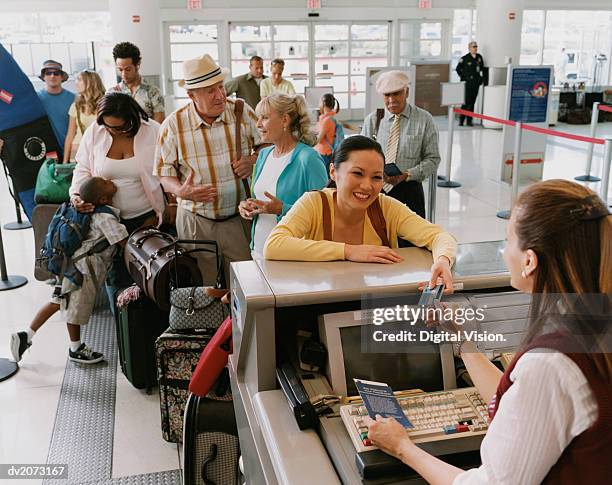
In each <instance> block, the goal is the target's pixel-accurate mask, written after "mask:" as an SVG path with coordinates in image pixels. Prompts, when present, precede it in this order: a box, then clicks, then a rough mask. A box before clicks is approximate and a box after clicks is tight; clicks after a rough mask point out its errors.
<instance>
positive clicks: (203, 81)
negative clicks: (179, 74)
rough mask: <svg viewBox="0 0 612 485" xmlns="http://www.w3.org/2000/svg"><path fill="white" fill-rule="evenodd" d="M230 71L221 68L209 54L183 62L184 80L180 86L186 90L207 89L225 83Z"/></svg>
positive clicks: (180, 82)
mask: <svg viewBox="0 0 612 485" xmlns="http://www.w3.org/2000/svg"><path fill="white" fill-rule="evenodd" d="M228 74H229V70H228V69H225V68H221V67H219V66H218V65H217V63H216V62H215V61H214V60H213V58H212V57H210V56H209V55H208V54H204V55H203V56H201V57H197V58H195V59H188V60H186V61H184V62H183V79H181V80H180V81H179V83H178V84H179V86H181V87H183V88H185V89H197V88H206V87H208V86H212V85H213V84H217V83H218V82H221V81H223V80H224V79H225V78H226V77H227V75H228Z"/></svg>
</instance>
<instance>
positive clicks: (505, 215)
mask: <svg viewBox="0 0 612 485" xmlns="http://www.w3.org/2000/svg"><path fill="white" fill-rule="evenodd" d="M598 110H601V111H608V112H612V106H610V105H603V106H602V105H601V104H600V103H597V102H596V103H594V104H593V116H592V119H591V135H592V136H582V135H574V134H571V133H565V132H563V131H557V130H551V129H548V128H541V127H539V126H534V125H527V124H523V123H522V122H520V121H516V122H515V121H511V120H505V119H502V118H496V117H495V116H488V115H483V114H479V113H474V112H473V111H468V110H465V109H461V108H453V109H452V111H451V110H450V109H449V126H450V123H452V119H453V117H454V115H453V113H457V114H461V115H465V116H470V117H472V118H478V119H481V120H487V121H492V122H494V123H499V124H502V125H506V126H517V125H518V129H517V130H515V135H514V160H513V164H512V190H511V198H510V203H511V206H512V205H513V203H514V200H515V199H516V197H517V195H518V185H519V184H518V180H519V168H520V165H521V163H522V160H521V133H522V131H523V130H527V131H533V132H535V133H541V134H543V135H551V136H556V137H559V138H566V139H568V140H575V141H582V142H585V143H588V144H589V145H588V152H589V157H591V156H592V153H593V146H594V145H604V157H603V158H604V166H603V174H602V178H601V179H599V178H597V177H592V176H591V175H590V160H589V163H588V164H587V175H584V176H580V177H576V180H581V181H587V182H594V181H599V180H601V186H600V195H601V198H602V199H603V200H604V201H607V200H608V184H609V180H610V165H612V138H608V139H607V140H604V139H602V138H595V131H594V128H595V126H596V124H597V122H596V120H597V116H596V115H597V112H598ZM449 137H452V132H451V133H449ZM449 145H452V140H451V141H450V142H449ZM451 153H452V151H449V157H448V158H449V160H448V163H447V175H448V177H447V178H448V179H449V180H450V161H451V160H450V158H451V157H450V154H451ZM438 185H439V186H443V187H444V186H446V187H450V185H440V183H438ZM497 217H500V218H502V219H509V218H510V211H508V210H502V211H499V212H498V213H497Z"/></svg>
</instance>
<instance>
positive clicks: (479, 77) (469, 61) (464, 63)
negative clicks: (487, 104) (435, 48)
mask: <svg viewBox="0 0 612 485" xmlns="http://www.w3.org/2000/svg"><path fill="white" fill-rule="evenodd" d="M468 48H469V50H470V52H468V53H467V54H466V55H464V56H463V57H462V58H461V59H460V60H459V64H457V69H456V71H457V74H459V78H460V79H461V80H462V81H465V104H464V105H463V106H461V108H462V109H466V110H468V111H474V103H476V97H477V96H478V88H479V87H480V85H481V84H483V81H484V67H485V66H484V60H483V58H482V56H481V55H480V54H478V44H477V43H476V42H470V43H469V44H468ZM466 118H467V125H468V126H472V117H471V116H467V117H466V116H465V115H461V116H460V118H459V126H463V122H464V120H465V119H466Z"/></svg>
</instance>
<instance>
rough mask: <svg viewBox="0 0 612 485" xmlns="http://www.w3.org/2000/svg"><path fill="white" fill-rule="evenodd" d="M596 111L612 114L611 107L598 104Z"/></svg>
mask: <svg viewBox="0 0 612 485" xmlns="http://www.w3.org/2000/svg"><path fill="white" fill-rule="evenodd" d="M598 109H599V111H608V112H609V113H612V105H609V104H600V105H599V107H598Z"/></svg>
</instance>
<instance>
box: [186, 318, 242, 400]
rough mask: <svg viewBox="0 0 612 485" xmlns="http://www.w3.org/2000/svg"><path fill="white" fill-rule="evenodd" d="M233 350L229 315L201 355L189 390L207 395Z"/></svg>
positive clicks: (198, 394)
mask: <svg viewBox="0 0 612 485" xmlns="http://www.w3.org/2000/svg"><path fill="white" fill-rule="evenodd" d="M232 350H233V346H232V319H231V317H227V318H226V319H225V320H224V321H223V323H222V324H221V326H220V327H219V328H218V329H217V331H216V332H215V334H214V335H213V337H212V338H211V339H210V342H208V345H207V346H206V347H205V348H204V351H203V352H202V355H200V360H199V361H198V365H197V366H196V368H195V371H193V374H192V376H191V380H190V381H189V391H190V392H192V393H193V394H195V395H196V396H200V397H204V396H206V395H207V394H208V393H209V392H210V390H211V389H212V387H213V386H214V385H215V382H216V381H217V378H218V377H219V375H221V371H223V368H224V367H225V366H226V365H227V359H228V356H229V354H231V353H232Z"/></svg>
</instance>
